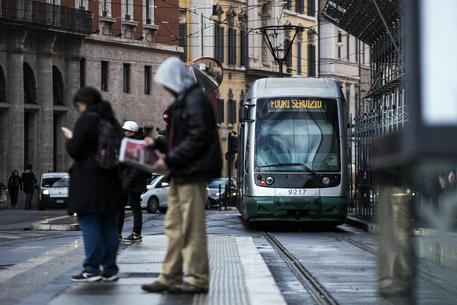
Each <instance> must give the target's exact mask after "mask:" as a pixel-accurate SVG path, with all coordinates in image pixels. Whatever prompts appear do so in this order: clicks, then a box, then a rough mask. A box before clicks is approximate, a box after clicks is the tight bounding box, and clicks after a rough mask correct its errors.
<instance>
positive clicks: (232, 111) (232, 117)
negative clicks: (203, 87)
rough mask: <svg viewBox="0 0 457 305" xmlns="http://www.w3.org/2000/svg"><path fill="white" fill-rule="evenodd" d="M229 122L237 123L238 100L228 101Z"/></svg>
mask: <svg viewBox="0 0 457 305" xmlns="http://www.w3.org/2000/svg"><path fill="white" fill-rule="evenodd" d="M227 123H229V124H235V123H236V101H235V100H228V101H227Z"/></svg>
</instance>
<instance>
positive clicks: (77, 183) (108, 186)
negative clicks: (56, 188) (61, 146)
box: [66, 108, 122, 213]
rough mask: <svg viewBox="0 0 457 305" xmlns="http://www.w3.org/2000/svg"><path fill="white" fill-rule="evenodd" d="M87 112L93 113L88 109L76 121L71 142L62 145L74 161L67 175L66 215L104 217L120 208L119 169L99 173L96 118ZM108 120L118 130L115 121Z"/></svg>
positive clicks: (97, 120)
mask: <svg viewBox="0 0 457 305" xmlns="http://www.w3.org/2000/svg"><path fill="white" fill-rule="evenodd" d="M90 112H94V110H92V109H90V108H89V109H88V110H87V111H86V112H85V113H83V114H82V115H81V117H80V118H79V119H78V120H77V121H76V125H75V128H74V131H73V138H72V139H70V140H68V141H67V142H66V148H67V151H68V154H69V155H70V156H71V157H72V158H73V159H74V164H73V166H72V167H71V169H70V171H69V172H70V187H69V199H68V212H69V213H105V212H115V211H117V210H118V209H119V208H120V197H121V187H122V185H121V180H120V177H119V169H118V168H114V169H109V170H107V169H102V168H100V167H99V166H98V165H97V164H96V162H95V154H96V152H97V143H98V126H99V123H100V117H99V116H96V115H92V114H90ZM111 120H112V121H113V124H115V125H116V127H118V126H119V124H118V123H117V122H116V121H115V119H111ZM118 128H119V133H121V129H120V127H118Z"/></svg>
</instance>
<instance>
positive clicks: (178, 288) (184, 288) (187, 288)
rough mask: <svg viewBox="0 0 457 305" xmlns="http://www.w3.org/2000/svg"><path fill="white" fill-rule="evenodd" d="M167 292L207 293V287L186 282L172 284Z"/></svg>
mask: <svg viewBox="0 0 457 305" xmlns="http://www.w3.org/2000/svg"><path fill="white" fill-rule="evenodd" d="M168 292H169V293H172V294H197V293H208V288H202V287H197V286H194V285H192V284H189V283H188V282H183V283H181V284H177V285H173V286H171V287H170V289H168Z"/></svg>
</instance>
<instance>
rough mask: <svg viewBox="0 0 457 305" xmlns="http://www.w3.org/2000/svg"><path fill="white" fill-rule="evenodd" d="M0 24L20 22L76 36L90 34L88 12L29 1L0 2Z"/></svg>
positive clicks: (89, 15) (7, 0)
mask: <svg viewBox="0 0 457 305" xmlns="http://www.w3.org/2000/svg"><path fill="white" fill-rule="evenodd" d="M0 22H9V23H16V22H20V23H21V24H24V23H25V24H29V25H31V26H33V27H35V28H36V27H37V26H41V27H44V28H47V29H49V28H50V29H55V30H60V31H67V32H72V33H78V34H90V33H91V32H92V13H91V12H90V11H86V10H81V9H75V8H71V7H65V6H60V5H54V4H48V3H42V2H38V1H31V0H0Z"/></svg>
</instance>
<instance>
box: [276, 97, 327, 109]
mask: <svg viewBox="0 0 457 305" xmlns="http://www.w3.org/2000/svg"><path fill="white" fill-rule="evenodd" d="M316 110H325V102H324V101H323V100H320V99H302V98H281V99H272V100H269V101H268V112H277V111H316Z"/></svg>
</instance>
